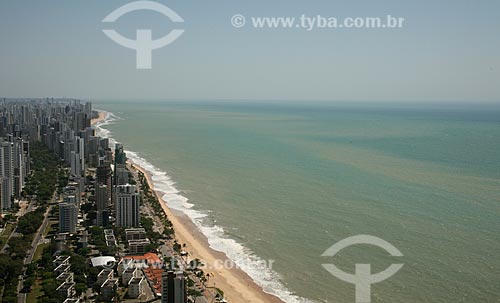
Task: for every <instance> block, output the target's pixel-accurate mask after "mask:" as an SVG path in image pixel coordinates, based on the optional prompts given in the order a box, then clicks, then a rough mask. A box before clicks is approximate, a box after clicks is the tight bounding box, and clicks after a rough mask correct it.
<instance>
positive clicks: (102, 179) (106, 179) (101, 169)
mask: <svg viewBox="0 0 500 303" xmlns="http://www.w3.org/2000/svg"><path fill="white" fill-rule="evenodd" d="M111 175H112V171H111V167H110V165H109V163H106V164H104V165H101V166H98V167H97V170H96V182H97V183H96V185H106V189H107V191H108V197H111V194H112V193H111Z"/></svg>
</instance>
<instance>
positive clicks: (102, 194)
mask: <svg viewBox="0 0 500 303" xmlns="http://www.w3.org/2000/svg"><path fill="white" fill-rule="evenodd" d="M95 202H96V209H97V218H96V221H97V222H96V223H97V225H98V226H106V225H107V224H108V223H109V207H110V197H109V196H108V187H107V186H106V185H103V184H97V185H96V187H95Z"/></svg>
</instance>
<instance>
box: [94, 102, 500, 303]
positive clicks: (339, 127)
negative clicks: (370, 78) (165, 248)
mask: <svg viewBox="0 0 500 303" xmlns="http://www.w3.org/2000/svg"><path fill="white" fill-rule="evenodd" d="M94 104H95V108H97V109H100V110H106V111H109V112H111V113H112V115H111V119H109V121H107V122H106V123H104V125H103V126H102V128H101V129H100V133H101V134H104V135H107V136H110V137H112V138H113V139H114V140H117V141H118V142H121V143H123V144H124V146H125V148H126V150H128V152H127V155H128V157H129V158H132V159H133V160H134V161H136V162H139V163H140V164H141V165H142V166H144V167H145V168H146V169H148V170H149V171H151V172H152V174H153V176H154V178H153V179H154V181H155V188H156V189H157V190H159V191H161V192H163V193H164V198H165V199H166V200H167V201H168V204H169V206H170V207H171V208H172V209H173V210H175V211H178V212H182V213H184V214H186V215H188V216H189V217H190V218H191V219H192V220H193V221H194V222H195V223H196V225H197V226H198V227H199V228H200V230H201V231H202V232H203V233H204V234H205V235H206V236H207V237H208V239H209V243H210V245H211V246H212V247H213V248H214V249H216V250H220V251H223V252H225V253H226V254H227V255H228V256H229V257H230V258H231V259H233V260H236V262H237V263H238V262H239V263H245V264H247V265H245V266H244V267H243V269H244V270H245V271H246V272H247V273H248V274H249V275H250V276H251V277H252V278H253V279H254V280H255V281H256V282H257V283H258V284H259V285H261V286H262V287H263V288H264V289H265V290H266V291H267V292H269V293H272V294H275V295H277V296H279V297H280V298H282V299H283V300H285V301H286V302H291V303H293V302H354V286H353V285H352V284H349V283H346V282H343V281H341V280H339V279H337V278H336V277H334V276H332V275H331V274H330V273H329V272H327V271H326V270H325V269H324V268H323V267H322V264H324V263H335V264H336V265H337V266H338V267H339V268H341V269H343V270H344V271H346V272H350V273H353V272H354V266H355V264H356V263H369V264H371V266H372V272H378V271H382V270H384V269H385V268H387V267H388V266H389V265H391V264H392V263H404V266H403V268H402V269H401V270H400V271H399V272H398V273H397V274H395V275H394V276H393V277H391V278H389V279H388V280H386V281H383V282H381V283H378V284H374V285H372V291H371V292H372V302H407V303H410V302H419V303H420V302H453V303H457V302H467V303H469V302H499V301H500V283H499V277H500V109H499V108H476V107H467V106H453V107H452V106H445V105H443V106H413V107H410V106H401V105H380V106H375V105H357V106H355V105H349V104H347V103H346V104H340V105H335V104H326V103H307V102H304V103H298V102H297V103H292V102H288V103H287V102H268V103H266V102H251V101H248V102H242V101H238V102H229V101H213V102H209V101H206V102H201V101H200V102H194V101H189V102H188V101H178V102H174V101H168V102H167V101H165V102H160V101H97V102H94ZM359 234H368V235H373V236H377V237H380V238H382V239H385V240H386V241H388V242H390V243H391V244H393V245H394V246H395V247H397V248H398V249H399V250H400V251H401V252H402V254H403V256H402V257H392V256H390V255H389V254H388V253H387V252H385V251H384V250H382V249H380V248H376V247H373V246H369V245H356V246H352V247H348V248H346V249H344V250H342V251H341V252H340V253H339V254H337V255H336V256H335V257H321V255H322V253H323V252H324V251H325V250H326V249H327V248H328V247H330V246H331V245H333V244H334V243H336V242H337V241H339V240H342V239H344V238H347V237H350V236H354V235H359ZM259 260H274V263H273V268H272V270H256V269H253V268H251V266H248V264H249V262H248V261H250V264H252V262H257V261H259Z"/></svg>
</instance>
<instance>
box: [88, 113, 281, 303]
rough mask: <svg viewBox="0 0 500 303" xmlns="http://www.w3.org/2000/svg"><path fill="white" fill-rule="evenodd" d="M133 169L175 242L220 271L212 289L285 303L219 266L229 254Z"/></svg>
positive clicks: (231, 297)
mask: <svg viewBox="0 0 500 303" xmlns="http://www.w3.org/2000/svg"><path fill="white" fill-rule="evenodd" d="M106 118H107V113H106V112H102V111H99V116H98V117H97V118H95V119H92V122H91V123H92V125H95V124H96V123H99V122H102V121H104V120H105V119H106ZM127 161H128V162H129V163H130V165H131V166H132V167H134V168H135V169H137V170H138V171H140V172H142V173H143V174H144V176H146V179H147V182H148V184H149V187H150V188H151V189H153V191H154V192H155V194H156V196H157V198H158V200H159V201H160V205H161V207H162V209H163V212H164V213H165V214H166V215H167V217H168V219H169V220H170V221H171V222H172V224H173V227H174V230H175V239H176V240H177V241H178V242H179V243H180V244H186V247H185V250H186V251H187V252H188V253H189V255H190V256H191V258H198V259H200V260H202V261H203V263H204V265H205V266H206V268H217V270H212V271H209V270H207V273H208V272H210V273H211V274H212V277H211V278H210V281H209V283H208V285H209V286H210V287H212V286H215V287H217V288H219V289H221V290H222V291H223V292H224V297H225V298H226V299H227V300H228V302H230V303H231V302H250V303H284V301H282V300H281V299H280V298H278V297H277V296H274V295H272V294H269V293H267V292H265V291H264V290H263V288H262V287H261V286H259V285H258V284H257V283H255V281H254V280H253V279H252V278H251V277H250V276H249V275H248V274H247V273H245V272H244V271H243V270H241V269H239V268H226V267H220V266H217V264H221V262H226V261H228V262H230V261H231V260H230V259H229V258H228V257H227V256H226V254H225V253H223V252H219V251H216V250H214V249H212V248H211V247H210V245H209V243H208V239H207V238H206V237H205V235H203V234H202V233H201V231H200V230H199V229H198V228H197V227H196V226H195V224H194V223H193V222H192V221H191V219H190V218H189V217H187V216H186V215H184V214H180V215H178V214H174V212H173V211H172V210H171V209H170V208H169V207H168V205H167V203H166V201H165V200H164V199H163V198H162V194H161V193H160V192H158V191H156V190H154V183H153V180H152V176H151V174H150V173H149V172H148V171H147V170H146V169H144V168H143V167H141V166H140V165H138V164H136V163H134V162H133V161H130V160H127Z"/></svg>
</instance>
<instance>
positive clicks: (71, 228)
mask: <svg viewBox="0 0 500 303" xmlns="http://www.w3.org/2000/svg"><path fill="white" fill-rule="evenodd" d="M77 222H78V208H77V206H76V204H75V203H71V202H62V203H59V232H61V233H75V232H76V224H77Z"/></svg>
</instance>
